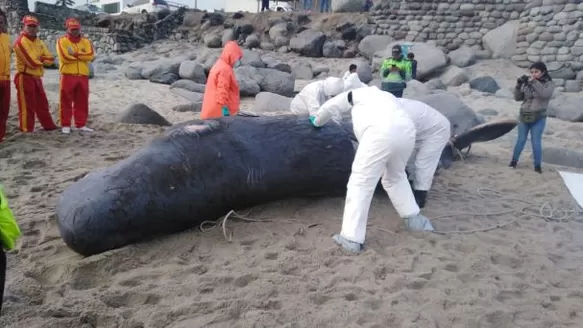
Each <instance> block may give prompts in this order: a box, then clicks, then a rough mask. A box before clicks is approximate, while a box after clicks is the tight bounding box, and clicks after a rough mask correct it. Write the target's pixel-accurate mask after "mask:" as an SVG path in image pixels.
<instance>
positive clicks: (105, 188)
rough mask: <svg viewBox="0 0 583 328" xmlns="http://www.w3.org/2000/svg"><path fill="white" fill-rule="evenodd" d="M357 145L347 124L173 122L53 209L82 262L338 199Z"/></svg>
mask: <svg viewBox="0 0 583 328" xmlns="http://www.w3.org/2000/svg"><path fill="white" fill-rule="evenodd" d="M472 138H475V139H476V140H478V139H480V134H479V133H476V132H474V134H473V136H472ZM482 139H483V138H482ZM482 139H480V140H482ZM460 140H462V141H463V142H464V143H467V142H468V140H469V139H468V138H467V137H466V138H461V139H460ZM355 146H357V142H356V138H355V137H354V133H353V131H352V123H351V122H350V121H349V120H347V121H343V122H342V123H337V122H333V121H331V122H329V123H328V124H326V125H325V126H324V127H322V128H314V127H313V126H312V125H311V124H310V122H309V121H308V120H307V118H306V117H298V116H295V115H283V116H266V117H242V116H236V117H223V118H220V119H216V120H209V121H204V122H203V121H190V122H185V123H181V124H177V125H175V126H173V127H171V128H169V130H167V131H166V132H165V133H164V134H162V135H161V136H159V137H157V138H155V139H154V140H153V141H151V142H150V143H149V144H148V145H146V146H145V147H144V148H142V149H141V150H139V151H138V152H137V153H135V154H133V155H132V156H131V157H129V158H127V159H125V160H122V161H121V162H118V163H116V164H114V165H112V166H109V167H107V168H104V169H101V170H98V171H96V172H93V173H90V174H88V175H87V176H85V177H83V178H82V179H80V180H78V181H77V182H75V183H73V184H72V185H70V186H69V187H68V188H66V189H65V191H64V192H63V193H62V195H61V197H60V199H59V202H58V205H57V222H58V226H59V230H60V233H61V236H62V238H63V239H64V241H65V243H66V244H67V246H69V247H70V248H71V249H73V250H74V251H75V252H77V253H79V254H81V255H84V256H89V255H93V254H98V253H102V252H105V251H108V250H112V249H116V248H120V247H123V246H126V245H129V244H132V243H136V242H140V241H145V240H148V239H151V238H153V237H154V236H158V235H167V234H171V233H176V232H180V231H184V230H186V229H189V228H192V227H195V226H197V225H199V224H200V223H201V222H203V221H206V220H214V219H216V218H218V217H220V216H222V215H225V214H226V213H227V212H229V211H230V210H239V209H243V208H248V207H252V206H255V205H259V204H263V203H268V202H271V201H276V200H281V199H285V198H291V197H306V196H316V195H317V196H338V195H343V194H345V192H346V184H347V182H348V178H349V176H350V173H351V167H352V161H353V160H354V155H355V153H356V147H355ZM379 185H380V184H379Z"/></svg>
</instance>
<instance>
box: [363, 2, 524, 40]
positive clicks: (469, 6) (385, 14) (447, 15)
mask: <svg viewBox="0 0 583 328" xmlns="http://www.w3.org/2000/svg"><path fill="white" fill-rule="evenodd" d="M526 2H528V0H480V1H478V0H473V1H471V2H470V1H466V0H449V1H434V2H428V1H426V0H408V1H401V0H388V1H387V0H385V1H382V2H381V3H379V4H377V5H376V6H375V8H374V9H373V10H372V11H371V15H372V17H373V19H374V21H375V23H376V25H377V28H376V31H375V34H384V35H390V36H392V37H393V38H395V39H398V40H403V39H404V40H407V41H417V42H425V41H429V40H435V42H436V44H437V46H439V47H440V48H442V49H443V50H445V51H450V50H454V49H457V48H459V47H460V46H461V45H467V46H470V47H473V48H476V49H481V43H482V37H483V36H484V34H486V33H487V32H488V31H490V30H492V29H494V28H496V27H498V26H501V25H502V24H504V23H506V22H507V21H509V20H515V19H518V18H519V17H520V15H521V13H522V12H523V10H524V8H525V6H526Z"/></svg>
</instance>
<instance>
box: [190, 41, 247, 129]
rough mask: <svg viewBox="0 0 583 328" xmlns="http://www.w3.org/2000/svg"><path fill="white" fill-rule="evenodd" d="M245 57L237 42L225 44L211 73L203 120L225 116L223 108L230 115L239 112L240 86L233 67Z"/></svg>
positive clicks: (207, 85) (203, 107) (201, 115)
mask: <svg viewBox="0 0 583 328" xmlns="http://www.w3.org/2000/svg"><path fill="white" fill-rule="evenodd" d="M241 57H243V51H241V48H240V47H239V45H237V43H236V42H235V41H229V42H227V43H226V44H225V48H224V49H223V53H222V54H221V56H220V57H219V59H217V62H216V63H215V64H214V65H213V67H212V68H211V70H210V71H209V76H208V80H207V82H206V88H205V91H204V97H203V100H202V109H201V112H200V118H201V119H203V120H207V119H213V118H219V117H222V116H223V110H222V109H223V106H227V108H229V114H230V115H236V114H237V113H238V112H239V101H240V99H239V84H238V83H237V79H235V72H234V70H233V65H235V62H237V61H238V60H240V59H241Z"/></svg>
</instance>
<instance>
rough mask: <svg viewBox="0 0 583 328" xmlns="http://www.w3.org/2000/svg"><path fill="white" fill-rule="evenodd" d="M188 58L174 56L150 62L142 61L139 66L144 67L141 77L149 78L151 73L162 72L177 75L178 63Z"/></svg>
mask: <svg viewBox="0 0 583 328" xmlns="http://www.w3.org/2000/svg"><path fill="white" fill-rule="evenodd" d="M187 60H190V58H188V57H186V56H177V57H174V58H165V59H160V60H155V61H150V62H144V63H142V64H141V65H140V66H142V67H143V68H144V69H143V70H142V78H143V79H149V78H150V77H151V76H152V75H160V74H163V73H174V74H176V75H178V71H179V69H180V65H181V64H182V62H183V61H187Z"/></svg>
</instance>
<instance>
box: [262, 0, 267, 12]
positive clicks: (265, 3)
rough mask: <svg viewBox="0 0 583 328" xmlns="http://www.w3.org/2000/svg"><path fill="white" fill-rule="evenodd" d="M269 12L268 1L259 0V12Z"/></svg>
mask: <svg viewBox="0 0 583 328" xmlns="http://www.w3.org/2000/svg"><path fill="white" fill-rule="evenodd" d="M264 10H269V0H261V11H264Z"/></svg>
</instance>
